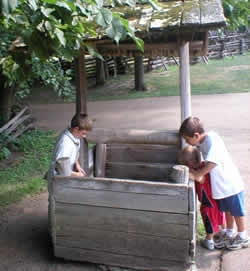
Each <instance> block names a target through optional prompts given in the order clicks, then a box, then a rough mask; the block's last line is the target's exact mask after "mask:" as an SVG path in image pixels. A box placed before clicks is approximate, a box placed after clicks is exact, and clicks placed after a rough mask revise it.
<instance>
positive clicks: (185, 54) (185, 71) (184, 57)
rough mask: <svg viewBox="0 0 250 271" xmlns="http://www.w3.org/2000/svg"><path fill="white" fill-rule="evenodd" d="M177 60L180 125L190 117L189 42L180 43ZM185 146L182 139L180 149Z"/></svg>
mask: <svg viewBox="0 0 250 271" xmlns="http://www.w3.org/2000/svg"><path fill="white" fill-rule="evenodd" d="M179 50H180V60H179V62H180V63H179V78H180V104H181V123H182V122H183V121H184V120H185V119H186V118H187V117H189V116H191V114H192V112H191V87H190V70H189V42H187V41H181V43H180V49H179ZM183 146H185V141H184V139H182V140H181V147H183Z"/></svg>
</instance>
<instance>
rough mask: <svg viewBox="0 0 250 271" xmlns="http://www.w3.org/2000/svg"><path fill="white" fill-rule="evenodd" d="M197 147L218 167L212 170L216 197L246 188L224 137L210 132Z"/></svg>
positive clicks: (213, 190) (211, 175) (205, 157)
mask: <svg viewBox="0 0 250 271" xmlns="http://www.w3.org/2000/svg"><path fill="white" fill-rule="evenodd" d="M197 147H198V148H199V150H200V151H201V153H202V155H203V158H204V160H205V161H208V162H213V163H215V164H216V167H214V168H213V169H212V170H211V172H210V179H211V188H212V196H213V198H214V199H222V198H227V197H230V196H232V195H236V194H238V193H240V192H241V191H243V190H244V183H243V181H242V178H241V176H240V173H239V171H238V169H237V167H236V166H235V164H234V163H233V161H232V159H231V157H230V155H229V153H228V151H227V149H226V147H225V144H224V142H223V140H222V138H221V137H220V136H219V135H218V134H217V133H215V132H213V131H210V132H208V133H207V136H206V137H205V139H204V141H203V142H202V143H201V144H200V145H199V146H197Z"/></svg>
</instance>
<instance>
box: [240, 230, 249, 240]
mask: <svg viewBox="0 0 250 271" xmlns="http://www.w3.org/2000/svg"><path fill="white" fill-rule="evenodd" d="M238 235H239V236H240V238H241V239H246V238H247V232H246V231H239V232H238Z"/></svg>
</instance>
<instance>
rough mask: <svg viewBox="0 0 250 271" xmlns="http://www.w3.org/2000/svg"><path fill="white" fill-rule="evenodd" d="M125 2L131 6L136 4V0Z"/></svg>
mask: <svg viewBox="0 0 250 271" xmlns="http://www.w3.org/2000/svg"><path fill="white" fill-rule="evenodd" d="M125 4H127V5H129V6H131V7H135V5H136V0H126V2H125Z"/></svg>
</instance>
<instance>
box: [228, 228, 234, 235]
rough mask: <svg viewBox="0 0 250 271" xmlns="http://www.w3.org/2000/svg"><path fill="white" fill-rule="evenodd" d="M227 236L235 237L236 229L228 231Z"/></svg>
mask: <svg viewBox="0 0 250 271" xmlns="http://www.w3.org/2000/svg"><path fill="white" fill-rule="evenodd" d="M226 233H227V236H229V237H232V236H233V235H234V229H226Z"/></svg>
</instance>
